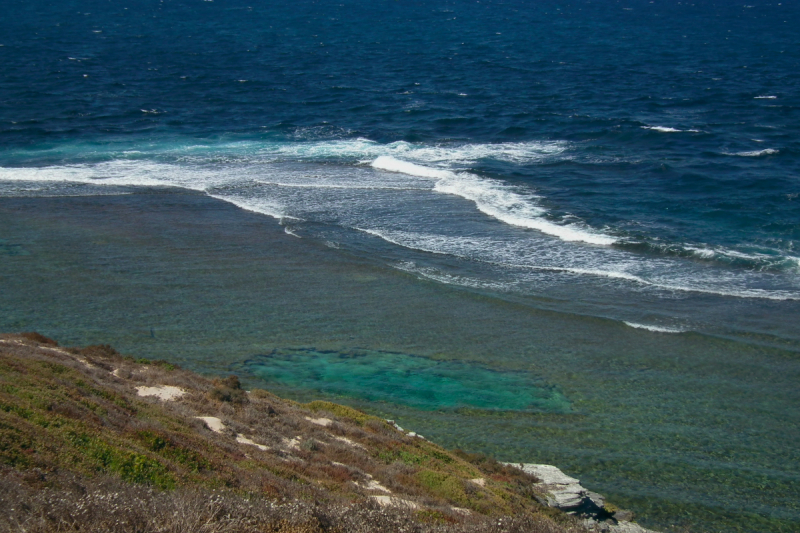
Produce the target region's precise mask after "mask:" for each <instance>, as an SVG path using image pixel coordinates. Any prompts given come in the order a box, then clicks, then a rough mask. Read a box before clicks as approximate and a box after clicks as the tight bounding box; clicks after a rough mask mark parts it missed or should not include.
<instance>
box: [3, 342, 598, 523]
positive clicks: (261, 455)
mask: <svg viewBox="0 0 800 533" xmlns="http://www.w3.org/2000/svg"><path fill="white" fill-rule="evenodd" d="M536 481H537V479H536V478H535V477H533V476H531V475H529V474H526V473H525V472H523V471H522V470H520V469H518V468H514V467H511V466H507V465H503V464H501V463H498V462H497V461H495V460H493V459H491V458H489V457H486V456H484V455H475V454H469V453H466V452H462V451H458V450H456V451H450V450H446V449H443V448H441V447H439V446H437V445H436V444H434V443H431V442H429V441H427V440H425V439H424V438H422V437H420V436H418V435H416V434H413V433H409V432H406V431H404V430H402V429H401V428H399V427H398V426H397V425H396V424H394V423H393V422H391V421H387V420H383V419H381V418H378V417H374V416H370V415H368V414H366V413H363V412H360V411H357V410H355V409H352V408H350V407H346V406H342V405H337V404H334V403H330V402H325V401H314V402H311V403H307V404H299V403H297V402H294V401H290V400H285V399H281V398H279V397H277V396H275V395H274V394H272V393H270V392H269V391H266V390H251V391H245V390H243V389H242V386H241V384H240V382H239V379H238V378H237V377H236V376H229V377H226V378H217V379H208V378H206V377H203V376H200V375H198V374H195V373H192V372H189V371H187V370H184V369H181V368H179V367H177V366H175V365H173V364H170V363H167V362H165V361H147V360H142V359H138V360H137V359H134V358H132V357H126V356H123V355H121V354H119V353H118V352H117V351H116V350H114V349H113V348H112V347H110V346H107V345H98V346H89V347H85V348H64V347H60V346H59V345H58V344H57V343H56V341H53V340H51V339H48V338H46V337H44V336H42V335H39V334H36V333H24V334H20V335H2V336H0V507H2V508H3V509H4V510H5V512H4V513H2V516H0V530H3V531H26V532H44V531H84V532H94V531H115V532H150V531H152V532H156V531H170V532H180V531H187V532H188V531H192V532H200V531H202V532H226V531H231V532H232V531H237V532H251V531H252V532H256V531H258V532H268V531H269V532H282V533H289V532H296V533H301V532H309V533H311V532H322V531H326V532H327V531H330V532H335V531H341V532H360V531H364V532H366V531H415V532H426V531H442V532H455V531H476V532H479V531H480V532H522V531H526V532H541V533H556V532H572V531H584V530H585V529H584V527H583V525H582V524H581V523H580V522H579V521H578V520H577V519H575V518H573V517H571V516H568V515H566V514H564V513H561V512H560V511H557V510H554V509H551V508H548V507H546V506H543V505H542V504H541V503H540V501H541V499H540V498H539V495H538V494H537V493H536V491H535V490H534V488H533V487H534V484H535V483H536Z"/></svg>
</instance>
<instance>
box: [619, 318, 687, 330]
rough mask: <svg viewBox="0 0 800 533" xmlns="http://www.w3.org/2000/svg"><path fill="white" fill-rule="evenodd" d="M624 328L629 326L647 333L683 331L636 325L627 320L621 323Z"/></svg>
mask: <svg viewBox="0 0 800 533" xmlns="http://www.w3.org/2000/svg"><path fill="white" fill-rule="evenodd" d="M623 323H624V324H625V325H626V326H630V327H632V328H636V329H646V330H647V331H652V332H655V333H683V332H684V330H682V329H677V328H665V327H662V326H649V325H647V324H637V323H636V322H628V321H627V320H625V321H623Z"/></svg>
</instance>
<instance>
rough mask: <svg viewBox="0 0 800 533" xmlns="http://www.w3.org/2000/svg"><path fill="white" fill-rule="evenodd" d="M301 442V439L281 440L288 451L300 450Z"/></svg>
mask: <svg viewBox="0 0 800 533" xmlns="http://www.w3.org/2000/svg"><path fill="white" fill-rule="evenodd" d="M301 440H303V437H299V436H298V437H295V438H293V439H283V445H284V446H285V447H287V448H289V449H290V450H299V449H300V441H301Z"/></svg>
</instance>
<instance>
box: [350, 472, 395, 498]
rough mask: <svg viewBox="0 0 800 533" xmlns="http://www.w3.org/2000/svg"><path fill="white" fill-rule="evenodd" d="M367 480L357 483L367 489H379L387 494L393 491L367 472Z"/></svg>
mask: <svg viewBox="0 0 800 533" xmlns="http://www.w3.org/2000/svg"><path fill="white" fill-rule="evenodd" d="M366 476H367V482H366V483H356V485H358V486H359V487H361V488H362V489H365V490H378V491H380V492H385V493H387V494H391V493H392V491H390V490H389V489H387V488H386V487H384V486H383V485H381V484H380V483H379V482H377V481H375V480H374V479H372V476H371V475H369V474H367V475H366Z"/></svg>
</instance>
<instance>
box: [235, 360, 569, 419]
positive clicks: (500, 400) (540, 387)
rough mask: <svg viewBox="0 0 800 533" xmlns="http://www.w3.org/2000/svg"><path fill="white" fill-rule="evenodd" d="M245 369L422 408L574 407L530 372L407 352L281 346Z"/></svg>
mask: <svg viewBox="0 0 800 533" xmlns="http://www.w3.org/2000/svg"><path fill="white" fill-rule="evenodd" d="M244 369H245V370H246V371H247V372H249V373H250V374H253V375H255V376H256V377H258V378H260V379H262V380H264V381H266V382H268V383H270V382H276V381H277V382H279V383H282V384H284V385H289V386H291V387H295V388H297V389H311V390H314V391H317V392H321V393H324V394H334V395H342V396H346V397H350V398H354V399H361V400H367V401H370V402H388V403H393V404H400V405H407V406H409V407H413V408H415V409H422V410H437V409H439V410H448V409H458V408H459V407H467V408H470V407H471V408H475V409H485V410H490V411H540V412H554V413H559V412H562V413H563V412H569V411H570V406H569V401H568V400H567V399H566V398H565V397H564V395H563V394H561V393H560V392H558V391H556V390H554V389H553V388H552V387H548V386H547V385H546V384H543V383H541V382H537V381H536V380H535V379H534V377H533V376H531V375H529V374H528V373H522V372H507V371H506V372H502V371H497V370H493V369H491V368H488V367H485V366H483V365H479V364H476V363H466V362H463V361H439V360H436V359H430V358H427V357H419V356H413V355H408V354H403V353H392V352H378V351H372V350H352V351H349V352H334V351H327V352H325V351H318V350H313V349H295V350H280V351H274V352H273V353H271V354H269V355H264V356H261V357H257V358H254V359H251V360H248V361H246V362H245V364H244Z"/></svg>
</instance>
